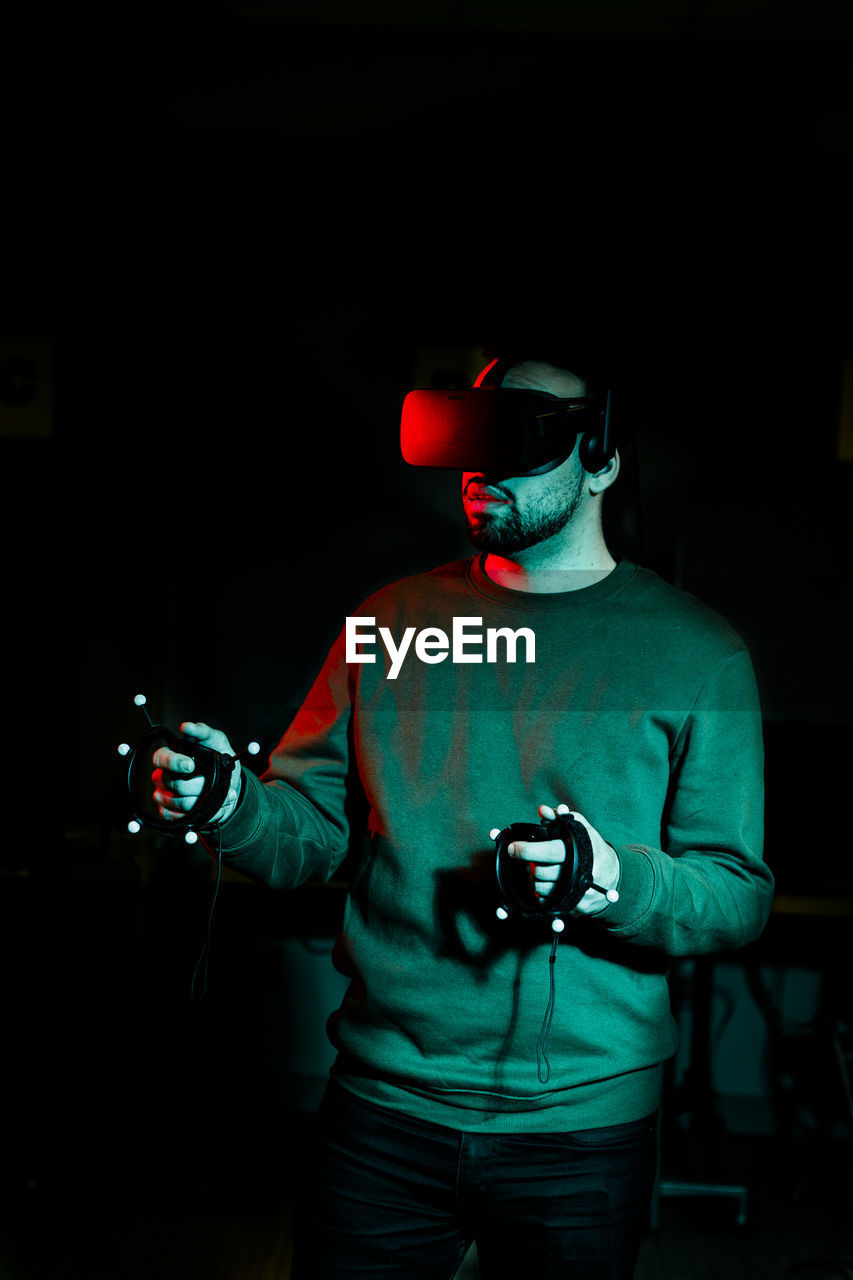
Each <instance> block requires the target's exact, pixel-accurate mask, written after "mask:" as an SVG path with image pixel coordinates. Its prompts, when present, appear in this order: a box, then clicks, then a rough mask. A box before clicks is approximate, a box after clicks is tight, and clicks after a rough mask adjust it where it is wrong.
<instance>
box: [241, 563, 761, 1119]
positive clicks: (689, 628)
mask: <svg viewBox="0 0 853 1280" xmlns="http://www.w3.org/2000/svg"><path fill="white" fill-rule="evenodd" d="M357 619H358V621H357V622H356V623H353V622H349V623H348V624H347V627H345V628H344V630H343V631H342V632H341V635H340V637H339V639H338V641H337V642H336V644H335V645H334V646H333V648H332V651H331V653H330V654H329V657H328V659H327V660H326V663H325V665H324V666H323V669H322V671H321V673H320V675H319V677H318V678H317V680H316V682H315V684H314V686H313V688H312V689H311V692H310V693H309V695H308V697H307V699H306V701H305V703H304V705H303V707H302V708H301V710H300V711H299V713H298V714H297V716H296V718H295V720H294V722H293V724H292V725H291V727H290V728H289V729H288V731H287V733H286V734H285V736H284V738H283V740H282V742H281V744H280V745H279V747H278V748H277V749H276V750H275V751H274V752H273V754H272V756H271V758H270V764H269V769H268V771H267V772H266V773H265V774H264V776H263V778H262V779H261V780H258V779H257V778H256V777H254V775H251V774H248V773H244V777H245V782H244V788H243V794H242V797H241V800H240V804H239V805H238V807H237V809H236V810H235V812H234V814H233V815H232V816H231V818H230V819H229V821H228V822H227V823H226V824H225V825H224V827H223V829H222V836H223V856H224V860H225V861H226V863H227V864H228V865H230V866H232V867H234V868H237V869H239V870H240V871H242V872H244V873H245V874H246V875H247V876H249V877H251V878H252V879H255V880H258V881H260V882H262V883H264V884H267V885H271V886H274V887H277V888H288V887H293V886H295V885H298V884H300V883H302V882H303V881H305V880H307V879H318V878H327V877H329V876H330V875H332V873H333V872H334V871H335V869H336V868H337V867H338V866H339V865H340V864H341V862H342V860H343V858H344V856H345V855H346V854H347V852H348V850H349V849H350V845H351V834H350V831H349V827H348V820H347V813H348V808H349V806H348V804H347V795H348V789H349V788H350V787H352V786H360V787H361V788H362V789H363V791H364V795H365V796H366V799H367V802H368V805H369V822H368V830H367V832H366V834H365V837H364V846H363V850H362V853H361V856H360V859H359V860H358V862H357V865H356V868H355V871H354V875H353V878H352V882H351V884H350V891H349V897H348V902H347V910H346V915H345V921H344V926H343V931H342V935H341V937H340V938H339V940H338V945H337V948H336V963H337V964H338V967H340V968H341V969H342V970H343V971H344V972H345V973H347V974H348V975H349V976H350V977H351V979H352V981H351V984H350V988H349V990H348V992H347V994H346V996H345V998H344V1000H343V1003H342V1006H341V1009H340V1010H339V1011H338V1013H337V1014H335V1015H334V1016H333V1018H332V1019H331V1021H330V1036H331V1038H332V1040H333V1043H334V1044H335V1045H336V1047H337V1049H338V1059H337V1062H336V1065H335V1067H334V1069H333V1070H334V1074H335V1075H336V1076H337V1078H338V1079H339V1080H340V1081H341V1083H342V1084H343V1085H344V1086H345V1087H347V1088H349V1089H350V1090H352V1091H353V1092H355V1093H356V1094H358V1095H359V1096H361V1097H363V1098H366V1099H368V1100H372V1101H374V1102H377V1103H379V1104H381V1105H383V1106H385V1107H390V1108H392V1109H398V1110H400V1111H403V1112H408V1113H410V1114H413V1115H416V1116H419V1117H422V1118H424V1119H426V1120H429V1121H433V1122H435V1123H439V1124H447V1125H451V1126H452V1127H455V1128H457V1129H464V1130H484V1131H495V1132H498V1131H507V1132H509V1131H513V1132H533V1131H538V1132H544V1131H557V1130H568V1129H582V1128H590V1127H594V1126H597V1125H601V1124H617V1123H620V1122H622V1121H627V1120H632V1119H638V1118H639V1117H641V1116H643V1115H647V1114H649V1113H650V1112H651V1111H653V1110H654V1109H655V1107H656V1106H657V1101H658V1098H657V1090H658V1076H659V1071H658V1065H659V1064H660V1063H661V1062H662V1061H663V1060H664V1059H666V1058H667V1057H668V1056H670V1055H671V1054H672V1053H673V1052H674V1049H675V1044H676V1031H675V1026H674V1023H673V1019H672V1015H671V1011H670V1003H669V993H668V987H667V981H666V971H667V965H668V961H669V958H670V957H673V956H688V955H698V954H702V953H713V952H718V951H723V950H726V949H730V948H734V947H740V946H742V945H744V944H745V943H747V942H749V941H750V940H751V939H753V938H755V937H756V936H757V935H758V934H759V933H760V932H761V930H762V928H763V927H764V924H765V923H766V920H767V916H768V913H769V910H770V902H771V896H772V889H773V881H772V877H771V875H770V872H769V870H768V869H767V867H766V865H765V864H764V863H763V862H762V860H761V850H762V811H763V767H762V763H763V755H762V732H761V716H760V711H759V704H758V699H757V695H756V688H755V680H754V676H753V672H752V666H751V663H750V659H749V656H748V654H747V652H746V650H745V648H744V646H743V644H742V642H741V641H740V640H739V639H738V637H737V636H736V635H735V634H734V632H733V631H732V630H731V628H730V627H729V626H728V624H727V623H725V622H724V621H723V620H722V619H721V618H720V617H719V616H718V615H717V614H715V613H713V612H712V611H711V610H709V609H707V608H706V607H704V606H703V605H701V604H699V603H698V602H697V601H696V600H695V599H693V598H692V597H690V596H688V595H685V594H683V593H681V592H679V591H676V590H675V589H673V588H672V587H670V586H668V585H667V584H665V583H664V582H663V581H662V580H661V579H660V578H658V577H657V576H656V575H655V574H653V573H651V572H649V571H647V570H644V569H641V568H638V567H637V566H636V565H634V564H631V563H629V562H626V561H623V562H622V563H620V564H619V565H618V566H617V568H616V569H615V570H614V571H613V572H612V573H610V574H609V575H608V576H607V577H606V578H604V579H602V580H600V581H599V582H597V583H595V584H594V585H592V586H588V587H585V588H581V589H579V590H577V591H570V592H561V593H558V594H532V593H528V592H518V591H511V590H507V589H505V588H502V587H499V586H497V585H496V584H495V583H494V582H492V581H491V579H489V578H488V577H487V576H486V574H485V572H484V570H483V567H482V563H481V559H480V558H474V559H472V560H469V561H462V562H457V563H452V564H448V565H443V566H442V567H440V568H438V569H435V570H433V571H432V572H430V573H425V574H421V575H418V576H415V577H411V578H407V579H404V580H403V581H401V582H397V583H394V584H392V585H391V586H389V587H386V588H384V589H383V590H381V591H379V592H378V593H377V594H376V595H374V596H372V597H371V598H370V599H369V600H367V601H366V602H365V603H364V604H363V605H362V606H361V608H360V610H359V613H358V615H357ZM460 619H467V620H468V621H467V622H462V623H460V621H459V620H460ZM454 620H455V625H456V628H457V632H459V629H460V628H462V629H463V630H464V633H465V636H467V639H466V640H465V642H464V643H460V644H458V645H457V648H456V651H455V653H454V650H453V643H452V642H453V634H454ZM380 628H386V629H387V630H386V631H385V632H381V631H380ZM407 628H414V629H415V630H414V631H413V632H410V633H409V646H408V649H407V650H406V652H405V657H403V658H402V660H400V654H401V652H402V645H403V642H404V638H405V635H406V632H407ZM502 628H508V629H509V631H511V632H513V633H518V634H517V635H516V637H515V639H514V645H515V653H514V657H515V660H514V661H511V660H510V657H511V645H510V643H509V642H508V638H507V634H506V633H504V634H501V633H500V629H502ZM355 629H357V631H358V633H359V637H360V642H359V643H358V644H356V642H355V635H354V631H355ZM490 631H491V635H490ZM348 633H349V634H348ZM420 633H424V634H420ZM441 633H444V636H445V637H446V644H445V643H443V641H442V635H441ZM531 637H532V638H531ZM348 640H349V651H348ZM386 641H387V643H386ZM389 649H390V650H391V652H390V653H389ZM395 652H396V654H397V660H394V658H393V655H394V653H395ZM478 655H479V657H480V659H481V660H480V661H476V660H472V659H476V658H477V656H478ZM357 656H362V657H370V656H372V657H373V658H375V661H372V662H371V661H356V660H355V658H356V657H357ZM531 657H532V658H533V660H532V661H531V660H530V659H531ZM559 803H566V804H568V805H569V806H570V807H571V808H572V809H573V810H575V811H577V812H579V813H581V814H582V815H583V816H584V817H585V818H586V819H587V820H588V822H590V823H591V824H592V825H593V826H594V827H595V828H596V829H597V830H598V832H599V833H600V834H601V835H602V836H603V837H604V839H605V840H607V841H608V842H609V843H610V844H611V845H613V847H614V848H615V849H616V852H617V854H618V856H619V861H620V864H621V878H620V883H619V894H620V897H619V900H618V902H616V903H612V904H610V905H608V906H607V907H606V908H605V910H603V911H601V912H600V913H598V914H596V915H595V916H593V917H587V918H571V919H570V920H569V921H568V923H567V927H566V930H565V932H564V933H563V934H562V936H561V940H560V942H559V944H558V947H557V954H556V964H555V966H554V976H555V981H556V1009H555V1013H554V1017H553V1024H552V1027H551V1033H550V1039H549V1043H548V1060H549V1064H550V1078H549V1080H548V1083H547V1085H543V1084H542V1083H541V1082H540V1078H539V1074H538V1071H537V1055H536V1045H537V1039H538V1037H539V1035H540V1032H541V1030H542V1025H543V1019H544V1017H545V1012H546V1008H547V1005H548V996H549V967H550V966H549V960H548V957H549V953H550V949H551V942H552V937H553V935H552V933H551V930H550V928H549V927H548V923H547V921H544V920H543V921H541V922H540V921H538V920H534V921H532V922H530V921H526V920H523V919H518V918H510V919H509V920H508V921H505V922H501V921H499V920H498V919H497V917H496V914H495V907H496V905H497V895H496V883H495V856H494V845H493V842H492V841H491V840H490V839H489V832H490V830H491V829H492V828H494V827H504V826H506V825H507V824H509V823H511V822H520V821H532V822H535V821H537V817H538V815H537V809H538V806H539V805H541V804H550V805H556V804H559ZM353 834H354V835H358V834H359V833H353Z"/></svg>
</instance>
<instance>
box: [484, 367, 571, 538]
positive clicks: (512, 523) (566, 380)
mask: <svg viewBox="0 0 853 1280" xmlns="http://www.w3.org/2000/svg"><path fill="white" fill-rule="evenodd" d="M501 385H502V386H504V387H517V388H521V389H524V390H528V391H547V392H550V394H551V395H558V396H582V395H583V394H584V392H585V389H586V388H585V386H584V384H583V382H582V381H581V380H580V379H579V378H576V377H575V376H574V375H573V374H571V373H566V372H564V371H563V370H560V369H555V368H554V367H553V366H551V365H545V364H534V363H532V362H528V363H526V364H520V365H514V366H513V368H512V369H510V370H509V372H508V373H507V375H506V376H505V378H504V380H503V382H502V384H501ZM585 476H586V472H585V471H584V469H583V467H582V466H581V463H580V459H579V458H578V449H577V444H575V447H574V449H573V450H572V453H571V455H570V457H568V458H567V459H566V461H565V462H563V463H561V464H560V466H559V467H555V468H554V470H553V471H548V472H546V473H545V474H544V475H540V476H508V477H507V476H500V477H497V478H493V477H491V476H489V475H488V473H486V472H482V471H465V472H463V474H462V505H463V509H464V511H465V519H466V521H467V524H468V537H469V538H470V540H471V542H472V543H473V544H474V546H475V547H477V549H478V550H480V551H491V552H494V553H495V554H497V555H511V554H512V553H513V552H515V551H523V550H525V549H526V548H527V547H533V546H536V544H537V543H540V542H544V541H545V540H546V539H547V538H551V537H553V536H554V535H555V534H557V533H560V532H561V531H562V530H563V529H565V527H566V525H568V523H569V522H570V521H571V520H572V519H573V517H574V515H575V513H576V512H577V510H578V508H579V507H580V506H581V504H582V502H583V500H584V496H585V493H586V484H585Z"/></svg>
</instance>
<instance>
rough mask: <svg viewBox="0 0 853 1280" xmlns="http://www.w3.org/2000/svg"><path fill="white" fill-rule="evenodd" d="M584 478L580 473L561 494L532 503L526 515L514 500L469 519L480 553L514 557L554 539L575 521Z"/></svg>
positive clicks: (550, 495) (580, 500) (560, 491)
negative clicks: (488, 552)
mask: <svg viewBox="0 0 853 1280" xmlns="http://www.w3.org/2000/svg"><path fill="white" fill-rule="evenodd" d="M584 474H585V473H584V472H583V471H582V470H581V471H580V474H579V475H576V476H572V477H571V478H570V479H567V481H566V483H565V484H564V485H562V486H561V487H560V489H559V490H557V491H556V492H552V493H551V494H549V495H547V496H543V497H542V498H540V499H539V501H538V502H535V503H531V504H530V505H529V506H528V507H527V508H526V509H525V510H524V511H519V509H518V507H517V506H516V505H515V501H514V500H511V501H508V502H507V503H506V504H505V505H502V506H498V507H496V508H495V510H494V511H485V512H480V513H479V514H477V515H476V516H473V517H471V516H468V517H467V520H468V538H469V540H470V542H471V543H472V544H473V546H475V547H476V548H477V550H478V551H491V552H494V553H495V554H496V555H508V554H510V555H511V554H512V553H513V552H516V551H525V550H526V549H527V548H528V547H535V546H536V545H537V544H538V543H540V542H545V541H546V540H547V539H548V538H553V536H554V535H555V534H557V533H561V532H562V531H563V529H565V527H566V525H567V524H569V522H570V521H571V520H572V519H573V517H574V515H575V512H576V511H577V509H578V507H579V506H580V504H581V502H582V500H583V490H584ZM499 487H500V486H499Z"/></svg>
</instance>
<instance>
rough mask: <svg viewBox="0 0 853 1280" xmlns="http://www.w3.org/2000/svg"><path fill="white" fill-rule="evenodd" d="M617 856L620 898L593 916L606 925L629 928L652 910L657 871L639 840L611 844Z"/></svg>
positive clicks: (613, 928) (614, 929)
mask: <svg viewBox="0 0 853 1280" xmlns="http://www.w3.org/2000/svg"><path fill="white" fill-rule="evenodd" d="M614 848H615V850H616V856H617V857H618V859H619V867H620V871H619V884H618V886H617V888H618V890H619V901H618V902H612V903H610V905H609V906H608V907H607V909H606V910H605V911H602V912H600V913H599V914H598V915H597V917H596V919H597V920H598V921H599V922H600V923H601V924H603V925H605V926H606V928H607V929H610V930H612V931H617V930H619V929H631V928H633V927H634V926H635V925H636V924H638V923H639V922H640V921H641V920H642V919H643V917H644V916H645V915H647V914H648V912H649V911H650V910H651V907H652V903H653V901H654V897H655V887H656V883H657V875H656V872H655V864H654V860H653V859H652V857H651V854H650V852H649V851H648V850H647V849H646V848H645V847H644V846H643V845H638V844H622V845H614Z"/></svg>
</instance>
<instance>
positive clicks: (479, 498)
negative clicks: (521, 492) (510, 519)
mask: <svg viewBox="0 0 853 1280" xmlns="http://www.w3.org/2000/svg"><path fill="white" fill-rule="evenodd" d="M463 498H464V502H465V505H466V507H470V508H471V509H472V510H474V511H484V510H485V509H486V508H487V507H491V506H495V505H497V504H500V503H508V502H510V501H511V498H509V497H507V495H506V494H505V493H502V492H501V491H500V489H497V488H495V487H494V485H490V484H477V483H476V482H472V483H470V484H469V485H468V486H467V487H466V489H465V493H464V495H463Z"/></svg>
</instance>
